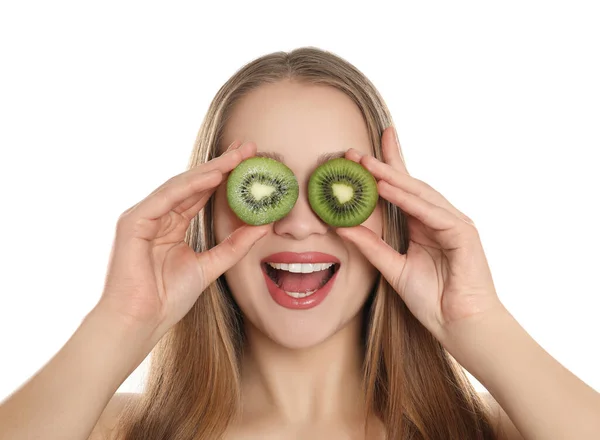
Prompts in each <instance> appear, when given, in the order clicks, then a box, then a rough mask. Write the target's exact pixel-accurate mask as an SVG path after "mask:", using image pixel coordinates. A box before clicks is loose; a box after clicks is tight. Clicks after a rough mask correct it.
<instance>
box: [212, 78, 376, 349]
mask: <svg viewBox="0 0 600 440" xmlns="http://www.w3.org/2000/svg"><path fill="white" fill-rule="evenodd" d="M235 140H240V141H252V142H254V143H255V144H256V145H257V155H261V154H267V155H276V156H277V157H278V159H279V160H281V161H282V162H283V163H284V164H286V165H287V166H288V167H289V168H290V169H291V170H292V171H293V172H294V174H295V175H296V178H297V179H298V183H299V186H300V193H299V196H298V200H297V202H296V204H295V205H294V208H293V209H292V210H291V211H290V213H289V214H288V215H287V216H286V217H284V218H282V219H281V220H279V221H277V222H275V223H273V224H272V225H271V226H272V227H271V230H270V231H269V233H268V234H267V235H266V236H265V237H264V238H262V239H261V240H260V241H258V242H257V243H256V244H255V245H254V247H253V248H252V249H251V250H250V252H249V253H248V254H247V255H246V256H245V257H244V258H242V259H241V260H240V261H239V262H238V263H237V264H236V265H235V266H234V267H232V268H231V269H230V270H229V271H227V272H226V273H225V278H226V280H227V284H228V286H229V288H230V289H231V292H232V294H233V297H234V298H235V300H236V302H237V304H238V305H239V307H240V309H241V310H242V312H243V314H244V317H245V320H246V324H247V325H248V324H251V325H253V326H254V327H255V328H256V329H258V330H259V331H260V332H262V333H263V334H264V335H266V336H267V337H268V338H270V339H271V340H273V341H274V342H276V343H278V344H280V345H282V346H285V347H288V348H303V347H310V346H313V345H316V344H318V343H320V342H322V341H324V340H325V339H327V338H328V337H330V336H331V335H333V334H335V333H336V332H337V331H339V330H340V329H342V328H343V327H344V326H346V325H347V324H348V323H349V322H351V321H352V320H354V319H356V318H357V317H358V315H359V312H360V310H361V308H362V306H363V304H364V303H365V300H366V299H367V297H368V295H369V293H370V291H371V289H372V288H373V285H374V282H375V279H376V276H377V272H376V269H375V268H374V267H373V266H372V265H371V264H370V263H369V262H368V260H366V258H365V257H364V256H363V255H362V254H361V253H360V252H359V251H358V249H357V248H356V247H355V246H354V245H352V244H350V243H348V242H346V241H343V240H342V239H341V238H340V237H339V236H338V235H337V234H336V233H335V230H334V229H333V228H332V227H330V226H328V225H327V224H325V223H323V222H322V221H321V220H320V219H319V217H317V215H316V214H315V213H314V212H313V211H312V210H311V207H310V204H309V203H308V196H307V186H308V180H309V178H310V175H311V173H312V172H313V171H314V169H315V168H316V167H317V165H318V163H319V160H321V161H323V160H326V159H328V158H331V156H338V155H339V156H343V154H344V153H345V152H346V150H348V149H349V148H350V147H352V148H355V149H356V150H358V151H360V152H362V153H365V154H371V146H370V141H369V137H368V133H367V127H366V124H365V122H364V121H363V118H362V114H361V112H360V110H359V109H358V107H357V106H356V105H355V104H354V102H353V101H352V100H351V99H350V98H349V97H348V96H347V95H345V94H344V93H343V92H341V91H339V90H337V89H335V88H333V87H329V86H323V85H304V84H298V83H294V82H290V81H282V82H278V83H275V84H267V85H263V86H260V87H259V88H258V89H255V90H253V91H252V92H251V93H250V94H248V95H246V96H245V97H244V98H243V99H242V100H240V101H238V103H237V104H236V106H235V108H234V111H233V113H232V115H231V118H230V119H229V120H228V121H227V125H226V130H225V133H224V139H223V143H222V145H224V146H225V148H226V146H228V145H230V144H231V143H232V142H233V141H235ZM326 155H330V156H326ZM214 215H215V217H214V225H215V226H214V227H215V234H216V238H217V242H219V243H220V242H221V241H223V240H224V239H225V238H226V237H227V236H228V235H229V234H231V233H232V232H233V231H234V230H235V229H237V228H239V227H240V226H242V225H243V223H242V221H241V220H239V219H238V218H237V216H236V215H235V214H234V213H233V211H231V209H230V208H229V205H228V204H227V197H226V188H225V184H224V183H223V184H221V186H220V187H219V188H218V190H217V192H216V195H215V211H214ZM363 225H364V226H366V227H367V228H369V229H371V230H373V231H374V232H375V233H376V234H378V235H379V236H381V234H382V219H381V208H380V206H378V207H377V208H376V209H375V211H374V212H373V214H372V215H371V216H370V217H369V218H368V219H367V220H366V221H365V222H364V223H363ZM282 253H283V254H282ZM269 262H271V263H288V264H290V263H291V264H293V263H311V262H312V263H314V264H313V266H306V265H304V266H295V268H293V270H296V268H297V269H303V270H304V271H310V270H312V271H313V272H312V273H293V272H290V271H289V270H288V271H285V270H283V269H279V270H278V269H274V268H273V267H271V266H269V265H268V263H269ZM326 263H335V265H334V266H333V267H334V268H335V269H334V270H335V273H334V274H333V276H331V271H332V270H331V269H325V270H321V271H319V270H318V269H321V268H324V267H325V266H323V265H322V264H326ZM282 267H285V266H282ZM290 268H291V267H290V266H288V269H290ZM272 279H273V280H274V281H272ZM325 282H327V283H326V284H325V285H323V283H325ZM321 285H323V287H321V288H320V289H319V286H321ZM277 286H281V289H280V288H279V287H277ZM315 289H317V291H316V292H314V293H312V294H310V292H312V291H313V290H315ZM289 291H292V292H299V293H300V294H301V295H306V293H307V292H308V293H309V295H308V296H305V297H303V298H297V297H298V296H300V295H298V293H292V294H291V295H290V294H287V293H286V292H289ZM324 293H325V295H324Z"/></svg>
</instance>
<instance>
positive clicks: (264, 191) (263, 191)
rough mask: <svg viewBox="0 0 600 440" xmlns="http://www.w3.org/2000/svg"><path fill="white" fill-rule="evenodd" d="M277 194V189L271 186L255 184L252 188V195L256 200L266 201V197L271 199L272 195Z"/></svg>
mask: <svg viewBox="0 0 600 440" xmlns="http://www.w3.org/2000/svg"><path fill="white" fill-rule="evenodd" d="M274 192H275V188H273V187H272V186H270V185H265V184H264V183H260V182H254V183H253V184H252V187H251V188H250V194H252V197H254V199H256V200H260V199H264V198H265V197H269V196H270V195H271V194H273V193H274Z"/></svg>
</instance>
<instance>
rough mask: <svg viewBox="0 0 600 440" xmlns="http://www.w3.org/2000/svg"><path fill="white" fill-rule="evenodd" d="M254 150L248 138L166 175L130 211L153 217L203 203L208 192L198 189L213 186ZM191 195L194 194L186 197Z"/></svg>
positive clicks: (212, 188)
mask: <svg viewBox="0 0 600 440" xmlns="http://www.w3.org/2000/svg"><path fill="white" fill-rule="evenodd" d="M230 148H231V147H230ZM255 153H256V145H255V144H254V143H251V142H248V143H245V144H243V145H242V146H240V147H239V148H235V149H231V150H230V151H228V152H227V153H225V154H223V155H222V156H219V157H218V158H216V159H213V160H211V161H210V162H207V163H205V164H202V165H199V166H197V167H194V168H192V169H190V170H188V171H186V172H184V173H181V174H179V175H177V176H175V177H173V178H171V179H169V180H168V181H167V182H165V183H164V184H163V185H161V186H160V187H158V188H157V189H156V190H155V191H154V192H152V193H151V194H150V195H149V196H148V197H146V198H145V199H144V200H143V201H142V202H140V203H139V204H138V205H136V206H135V207H134V208H133V210H132V211H135V216H136V218H145V219H156V218H159V217H161V216H163V215H165V214H167V213H168V212H169V211H171V210H174V209H176V208H177V211H178V212H180V213H181V212H186V211H188V210H189V209H190V208H192V207H194V206H196V204H197V203H198V202H199V201H204V203H206V200H208V198H209V197H210V194H208V196H207V194H201V193H202V192H203V191H206V190H214V189H215V188H216V186H217V185H219V183H221V181H222V180H223V178H224V174H226V173H228V172H230V171H231V170H233V169H234V168H235V167H236V166H237V165H239V163H240V162H242V161H243V160H245V159H247V158H249V157H251V156H253V155H254V154H255ZM190 197H193V198H192V199H191V200H187V199H188V198H190ZM184 202H185V203H184ZM179 205H181V206H179ZM192 217H193V216H192Z"/></svg>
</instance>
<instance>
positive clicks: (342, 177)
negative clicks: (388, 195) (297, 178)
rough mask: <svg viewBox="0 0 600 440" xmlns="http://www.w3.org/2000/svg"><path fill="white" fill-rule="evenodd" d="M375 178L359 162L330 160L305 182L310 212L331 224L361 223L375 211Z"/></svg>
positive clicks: (343, 225) (341, 225)
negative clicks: (306, 183) (311, 210)
mask: <svg viewBox="0 0 600 440" xmlns="http://www.w3.org/2000/svg"><path fill="white" fill-rule="evenodd" d="M378 199H379V194H378V192H377V181H376V180H375V178H374V177H373V175H372V174H371V173H370V172H369V171H368V170H367V169H366V168H365V167H363V166H362V165H361V164H359V163H356V162H353V161H351V160H348V159H343V158H340V159H332V160H329V161H327V162H325V163H324V164H323V165H321V166H319V167H318V168H317V169H316V170H315V171H314V172H313V173H312V175H311V176H310V180H309V182H308V201H309V203H310V206H311V207H312V209H313V211H314V212H315V213H316V214H317V215H318V216H319V217H320V218H321V220H323V221H324V222H325V223H327V224H329V225H331V226H338V227H349V226H356V225H360V224H361V223H362V222H364V221H365V220H366V219H367V218H368V217H369V216H370V215H371V213H372V212H373V210H375V207H376V206H377V200H378Z"/></svg>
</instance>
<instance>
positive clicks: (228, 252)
mask: <svg viewBox="0 0 600 440" xmlns="http://www.w3.org/2000/svg"><path fill="white" fill-rule="evenodd" d="M270 228H271V226H270V225H263V226H248V225H245V226H242V227H241V228H239V229H236V230H235V231H234V232H233V233H232V234H231V235H230V236H229V237H227V238H226V239H225V240H223V241H222V242H221V243H219V244H218V245H217V246H215V247H213V248H212V249H210V250H208V251H206V252H202V253H199V254H197V255H198V264H199V265H200V268H201V270H202V273H203V275H204V279H205V281H206V285H209V284H210V283H212V282H213V281H214V280H216V279H217V278H219V277H220V276H221V275H222V274H223V273H224V272H225V271H227V270H228V269H229V268H230V267H232V266H233V265H234V264H236V263H237V262H238V261H239V260H241V259H242V257H244V255H246V254H247V253H248V251H250V249H251V248H252V246H254V243H256V242H257V241H258V240H260V239H261V238H262V237H264V236H265V234H267V232H269V229H270Z"/></svg>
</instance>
